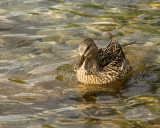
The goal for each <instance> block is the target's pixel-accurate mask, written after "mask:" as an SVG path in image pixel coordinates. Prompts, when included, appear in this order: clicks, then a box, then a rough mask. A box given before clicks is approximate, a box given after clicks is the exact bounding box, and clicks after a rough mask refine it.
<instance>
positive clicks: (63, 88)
mask: <svg viewBox="0 0 160 128" xmlns="http://www.w3.org/2000/svg"><path fill="white" fill-rule="evenodd" d="M0 21H1V22H0V51H1V52H0V127H2V128H9V127H12V128H74V127H76V128H84V127H86V128H110V127H114V128H133V127H134V128H135V127H136V128H141V127H147V128H158V127H160V123H159V122H160V118H159V117H160V102H159V100H160V97H159V94H160V88H159V85H160V66H159V63H160V56H159V55H160V36H159V35H160V1H159V0H141V1H139V0H127V1H123V0H103V1H98V0H88V1H86V0H74V1H73V0H3V1H2V0H1V1H0ZM107 32H111V33H112V34H113V35H114V36H115V37H116V38H117V40H118V41H119V42H120V43H121V44H124V43H128V42H130V41H136V42H137V43H136V44H135V45H131V46H128V47H125V48H124V49H123V50H124V52H125V54H126V56H127V58H128V59H129V60H130V62H131V65H132V67H133V72H132V74H131V75H130V76H129V78H128V79H127V80H126V82H124V83H117V84H114V85H108V86H98V85H96V86H92V85H83V84H79V83H78V82H77V81H76V77H75V72H74V71H73V66H74V63H75V61H76V60H77V58H78V44H79V43H80V42H81V41H82V40H83V39H84V38H86V37H91V38H92V39H94V40H95V41H96V43H97V44H98V46H99V47H104V46H106V45H107V43H108V38H107V35H106V34H107Z"/></svg>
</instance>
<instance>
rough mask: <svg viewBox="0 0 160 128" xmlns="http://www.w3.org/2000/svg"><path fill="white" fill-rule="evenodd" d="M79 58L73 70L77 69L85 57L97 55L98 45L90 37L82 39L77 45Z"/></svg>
mask: <svg viewBox="0 0 160 128" xmlns="http://www.w3.org/2000/svg"><path fill="white" fill-rule="evenodd" d="M79 53H80V58H79V61H78V63H77V64H76V66H75V70H78V69H79V68H80V67H81V66H82V65H83V64H84V63H85V60H86V59H87V58H96V57H97V55H98V47H97V45H96V44H95V42H94V41H93V40H92V39H91V38H86V39H84V40H83V41H82V42H81V43H80V45H79Z"/></svg>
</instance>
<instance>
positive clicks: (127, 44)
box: [121, 41, 136, 47]
mask: <svg viewBox="0 0 160 128" xmlns="http://www.w3.org/2000/svg"><path fill="white" fill-rule="evenodd" d="M135 43H136V41H133V42H130V43H125V44H123V45H121V46H122V47H126V46H129V45H132V44H135Z"/></svg>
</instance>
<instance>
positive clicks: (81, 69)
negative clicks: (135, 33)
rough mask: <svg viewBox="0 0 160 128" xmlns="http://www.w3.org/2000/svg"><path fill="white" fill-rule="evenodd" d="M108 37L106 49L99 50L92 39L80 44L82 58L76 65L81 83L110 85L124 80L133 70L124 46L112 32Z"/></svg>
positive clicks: (77, 75)
mask: <svg viewBox="0 0 160 128" xmlns="http://www.w3.org/2000/svg"><path fill="white" fill-rule="evenodd" d="M108 36H109V39H110V41H109V44H108V46H107V47H104V48H98V47H97V45H96V43H95V42H94V41H93V39H91V38H86V39H84V40H83V41H82V42H81V43H80V45H79V54H80V57H79V60H78V61H77V63H76V65H75V71H76V77H77V80H78V81H79V82H80V83H84V84H109V83H113V82H117V81H120V80H122V79H123V78H124V77H125V76H126V75H127V74H128V73H129V72H130V71H131V70H132V67H131V65H130V62H129V60H128V59H127V58H126V57H125V54H124V52H123V50H122V46H121V45H120V44H119V42H118V41H117V40H116V39H115V38H114V37H113V35H112V34H111V33H110V32H109V33H108ZM131 44H133V43H131ZM124 46H126V45H124Z"/></svg>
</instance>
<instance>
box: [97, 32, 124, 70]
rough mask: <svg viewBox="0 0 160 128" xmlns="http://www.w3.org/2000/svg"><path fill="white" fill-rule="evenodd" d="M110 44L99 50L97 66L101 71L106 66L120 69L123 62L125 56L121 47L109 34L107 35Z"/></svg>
mask: <svg viewBox="0 0 160 128" xmlns="http://www.w3.org/2000/svg"><path fill="white" fill-rule="evenodd" d="M108 35H109V38H110V43H109V45H108V46H107V47H106V48H101V49H99V53H98V57H99V65H100V67H102V69H103V68H104V67H106V66H110V67H121V66H122V63H123V61H124V60H125V55H124V53H123V51H122V47H121V45H120V44H119V43H118V42H117V41H116V39H115V38H114V37H113V36H112V34H111V33H109V34H108Z"/></svg>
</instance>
